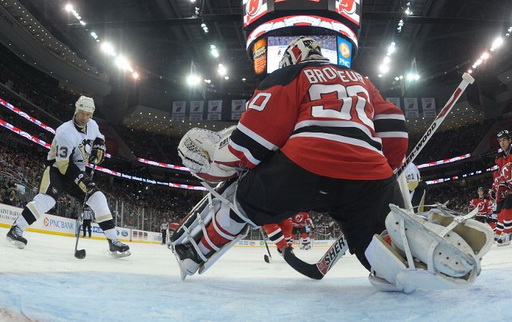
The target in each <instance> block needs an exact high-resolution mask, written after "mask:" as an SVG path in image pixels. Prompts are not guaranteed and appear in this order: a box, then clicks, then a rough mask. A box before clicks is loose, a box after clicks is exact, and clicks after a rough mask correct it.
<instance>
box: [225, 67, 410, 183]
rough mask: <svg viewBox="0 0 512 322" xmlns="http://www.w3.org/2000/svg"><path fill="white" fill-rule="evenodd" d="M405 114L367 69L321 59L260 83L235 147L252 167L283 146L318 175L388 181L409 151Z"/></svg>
mask: <svg viewBox="0 0 512 322" xmlns="http://www.w3.org/2000/svg"><path fill="white" fill-rule="evenodd" d="M404 120H405V119H404V116H403V114H402V112H401V110H400V109H399V108H398V107H396V106H395V105H394V104H392V103H390V102H387V101H385V100H384V99H383V98H382V96H381V95H380V94H379V92H378V91H377V89H376V88H375V86H374V85H373V84H372V82H371V81H370V80H369V79H368V78H365V77H363V76H361V75H360V74H359V73H357V72H355V71H353V70H351V69H346V68H343V67H341V66H338V65H332V64H326V63H321V62H309V63H307V64H297V65H293V66H288V67H285V68H282V69H279V70H277V71H276V72H274V73H272V74H271V75H269V76H268V77H267V78H266V79H265V80H264V81H263V82H262V83H261V84H260V85H259V87H258V88H257V89H256V91H255V93H254V96H253V97H252V98H251V99H250V100H249V102H248V103H247V111H246V112H245V113H244V114H243V115H242V118H241V120H240V122H239V124H238V126H237V129H236V130H235V131H234V132H233V134H232V135H231V140H230V142H229V150H230V151H231V152H232V153H233V154H234V155H236V156H237V157H238V158H240V159H241V161H242V163H243V164H244V165H245V166H246V167H248V168H254V167H256V166H257V165H258V164H259V163H260V162H261V161H262V160H263V159H264V158H265V156H266V155H267V154H268V153H269V152H271V151H275V150H278V149H281V151H282V152H283V153H284V154H285V155H286V156H287V157H288V158H289V159H291V160H292V161H293V162H295V163H296V164H298V165H299V166H300V167H302V168H304V169H306V170H308V171H310V172H312V173H315V174H317V175H321V176H326V177H331V178H339V179H357V180H380V179H385V178H389V177H391V176H392V175H393V169H394V168H398V167H400V166H401V164H402V160H403V155H404V153H405V151H406V150H407V132H406V131H405V125H404V124H405V123H404Z"/></svg>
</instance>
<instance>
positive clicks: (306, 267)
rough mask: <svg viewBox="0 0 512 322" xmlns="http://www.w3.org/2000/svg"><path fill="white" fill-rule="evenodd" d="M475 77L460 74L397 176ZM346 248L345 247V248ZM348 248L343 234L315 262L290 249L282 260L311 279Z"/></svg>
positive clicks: (322, 271) (411, 160) (324, 271)
mask: <svg viewBox="0 0 512 322" xmlns="http://www.w3.org/2000/svg"><path fill="white" fill-rule="evenodd" d="M474 81H475V79H474V78H473V77H472V76H471V75H469V74H468V73H464V74H463V75H462V81H461V82H460V84H459V86H457V88H456V89H455V91H454V92H453V94H452V96H451V97H450V99H449V100H448V102H446V104H445V105H444V106H443V108H442V109H441V112H439V114H438V115H437V116H436V118H435V119H434V121H433V122H432V124H431V125H430V126H429V128H428V129H427V132H425V134H424V135H423V136H422V137H421V139H420V140H419V141H418V143H417V144H416V146H415V147H414V149H412V151H411V153H409V155H408V156H407V158H406V159H405V162H404V164H403V165H402V167H400V168H399V169H398V170H397V171H396V176H397V178H399V179H400V176H402V174H403V173H404V169H405V168H406V167H407V166H408V165H409V164H410V163H411V162H413V161H414V159H416V157H417V156H418V154H419V153H420V152H421V150H422V149H423V148H424V147H425V145H426V144H427V142H428V141H429V140H430V139H431V138H432V136H433V135H434V133H435V131H436V130H437V129H438V128H439V127H440V125H441V123H442V122H443V121H444V119H445V118H446V116H447V115H448V113H450V111H451V110H452V108H453V106H454V105H455V103H457V101H458V100H459V98H460V96H461V95H462V93H463V92H464V90H465V89H466V87H468V85H469V84H473V82H474ZM407 197H408V196H407ZM345 248H346V249H345ZM347 249H348V245H347V241H346V240H345V237H344V236H343V234H342V235H341V236H340V237H338V239H336V240H335V241H334V243H333V244H332V246H331V247H330V248H329V249H328V250H327V252H326V253H325V254H324V256H322V258H321V259H320V260H319V261H318V262H316V263H315V264H309V263H306V262H304V261H303V260H301V259H300V258H298V257H297V256H295V254H294V253H293V252H291V251H290V250H286V251H285V252H284V254H283V257H284V260H285V261H286V262H287V263H288V265H290V266H291V267H292V268H293V269H295V270H296V271H297V272H299V273H301V274H303V275H305V276H307V277H309V278H313V279H318V280H319V279H322V278H323V277H324V276H325V274H327V272H328V271H329V270H330V269H331V268H332V266H333V265H334V263H336V262H337V261H338V260H339V259H340V258H341V257H342V256H343V255H344V254H345V252H346V250H347Z"/></svg>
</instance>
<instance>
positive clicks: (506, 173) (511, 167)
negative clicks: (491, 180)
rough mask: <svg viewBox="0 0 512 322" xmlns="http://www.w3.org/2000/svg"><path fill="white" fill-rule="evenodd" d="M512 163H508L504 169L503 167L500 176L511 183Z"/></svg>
mask: <svg viewBox="0 0 512 322" xmlns="http://www.w3.org/2000/svg"><path fill="white" fill-rule="evenodd" d="M511 170H512V162H507V163H505V165H503V167H501V171H500V175H501V177H502V178H503V180H505V181H506V182H509V181H511V179H512V173H511Z"/></svg>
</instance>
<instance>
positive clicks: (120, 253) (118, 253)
mask: <svg viewBox="0 0 512 322" xmlns="http://www.w3.org/2000/svg"><path fill="white" fill-rule="evenodd" d="M107 240H108V247H109V251H110V255H111V256H112V257H115V258H121V257H128V256H130V255H131V254H132V253H131V252H130V246H128V245H126V244H123V243H121V242H120V241H119V240H113V241H112V240H110V239H107Z"/></svg>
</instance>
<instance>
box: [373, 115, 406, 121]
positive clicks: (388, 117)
mask: <svg viewBox="0 0 512 322" xmlns="http://www.w3.org/2000/svg"><path fill="white" fill-rule="evenodd" d="M373 120H374V121H378V120H399V121H405V116H404V115H403V114H376V115H374V116H373Z"/></svg>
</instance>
